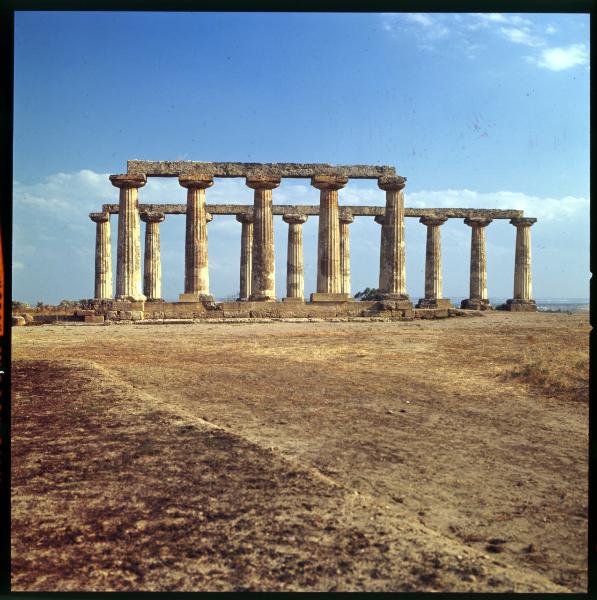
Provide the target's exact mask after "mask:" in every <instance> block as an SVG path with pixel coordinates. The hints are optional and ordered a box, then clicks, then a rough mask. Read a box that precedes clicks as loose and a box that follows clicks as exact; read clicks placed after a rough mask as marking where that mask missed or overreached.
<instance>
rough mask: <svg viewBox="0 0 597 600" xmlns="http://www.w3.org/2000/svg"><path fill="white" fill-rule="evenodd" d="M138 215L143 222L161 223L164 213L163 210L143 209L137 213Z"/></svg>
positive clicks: (164, 216)
mask: <svg viewBox="0 0 597 600" xmlns="http://www.w3.org/2000/svg"><path fill="white" fill-rule="evenodd" d="M139 217H140V218H141V221H143V222H144V223H161V222H162V221H163V220H164V219H165V218H166V215H165V214H164V213H163V212H154V211H144V212H142V213H140V214H139Z"/></svg>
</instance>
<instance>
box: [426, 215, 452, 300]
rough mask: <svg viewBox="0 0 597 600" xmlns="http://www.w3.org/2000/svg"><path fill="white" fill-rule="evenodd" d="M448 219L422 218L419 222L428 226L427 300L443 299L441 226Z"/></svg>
mask: <svg viewBox="0 0 597 600" xmlns="http://www.w3.org/2000/svg"><path fill="white" fill-rule="evenodd" d="M447 220H448V219H447V218H446V217H439V218H429V217H421V218H420V219H419V221H420V222H421V223H423V225H426V226H427V247H426V254H425V299H426V300H439V299H440V298H442V250H441V238H440V226H441V225H442V224H443V223H445V222H446V221H447Z"/></svg>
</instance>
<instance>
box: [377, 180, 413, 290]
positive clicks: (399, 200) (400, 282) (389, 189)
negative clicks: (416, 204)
mask: <svg viewBox="0 0 597 600" xmlns="http://www.w3.org/2000/svg"><path fill="white" fill-rule="evenodd" d="M405 185H406V178H405V177H400V176H394V177H380V178H379V180H378V186H379V188H380V189H382V190H385V192H386V211H385V218H384V223H383V225H382V229H385V230H386V231H385V232H384V234H385V235H384V237H385V240H386V248H385V250H382V251H381V252H380V257H381V258H382V261H381V262H382V264H381V268H380V276H379V279H380V291H381V293H382V294H383V295H384V296H385V297H387V298H388V299H396V300H408V299H409V298H408V294H407V293H406V263H405V250H404V193H403V191H402V190H403V189H404V186H405Z"/></svg>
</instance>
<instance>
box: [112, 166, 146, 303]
mask: <svg viewBox="0 0 597 600" xmlns="http://www.w3.org/2000/svg"><path fill="white" fill-rule="evenodd" d="M110 181H111V182H112V185H113V186H115V187H117V188H119V189H120V202H119V206H118V249H117V253H116V300H132V301H139V300H145V296H144V295H143V294H142V293H141V239H140V230H141V226H140V224H139V201H138V197H137V189H138V188H140V187H143V186H144V185H145V183H146V179H145V175H128V174H126V173H125V174H124V175H110Z"/></svg>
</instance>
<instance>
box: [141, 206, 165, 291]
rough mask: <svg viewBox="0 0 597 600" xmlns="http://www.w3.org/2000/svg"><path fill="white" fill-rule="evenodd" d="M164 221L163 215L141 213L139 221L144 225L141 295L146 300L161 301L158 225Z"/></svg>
mask: <svg viewBox="0 0 597 600" xmlns="http://www.w3.org/2000/svg"><path fill="white" fill-rule="evenodd" d="M164 219H165V215H164V213H160V212H144V213H141V220H142V221H143V222H144V223H145V259H144V262H143V293H144V294H145V296H146V297H147V300H161V299H162V261H161V257H160V223H161V222H162V221H163V220H164Z"/></svg>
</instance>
